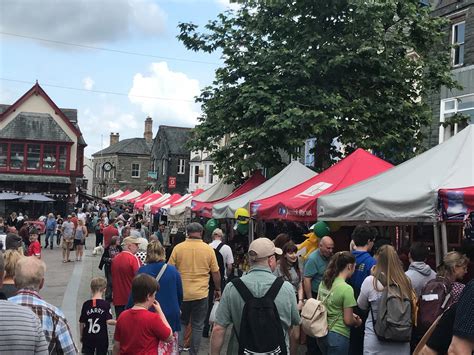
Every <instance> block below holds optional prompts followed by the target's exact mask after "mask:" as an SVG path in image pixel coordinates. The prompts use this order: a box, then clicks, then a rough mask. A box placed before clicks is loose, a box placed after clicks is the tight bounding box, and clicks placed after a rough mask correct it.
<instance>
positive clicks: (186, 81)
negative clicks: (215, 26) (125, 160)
mask: <svg viewBox="0 0 474 355" xmlns="http://www.w3.org/2000/svg"><path fill="white" fill-rule="evenodd" d="M228 8H229V4H228V1H227V0H174V1H171V0H169V1H160V0H2V1H1V2H0V32H1V33H0V78H2V80H0V103H2V104H12V103H13V102H14V101H16V100H17V99H18V98H19V97H20V96H21V95H23V94H24V93H25V92H26V91H27V90H28V89H29V88H30V87H31V86H32V85H33V83H34V81H35V80H38V81H39V83H40V85H42V86H43V88H44V89H45V90H46V92H47V93H48V95H49V96H50V97H51V98H52V99H53V101H54V102H55V103H56V104H57V105H58V106H59V107H66V108H76V109H77V110H78V116H79V125H80V127H81V130H82V132H83V135H84V137H85V140H86V142H87V143H88V147H87V148H86V155H87V156H90V155H91V154H92V153H94V152H96V151H98V150H100V149H101V147H104V148H105V147H107V146H108V144H109V134H110V132H118V133H120V139H125V138H131V137H142V136H143V128H144V120H145V118H146V116H147V115H150V116H151V117H152V118H153V121H154V122H153V126H154V127H153V128H154V129H153V134H154V135H155V134H156V132H157V130H158V125H160V124H168V125H181V126H188V127H191V126H193V125H194V124H195V123H196V122H197V120H196V117H197V116H198V115H199V113H200V108H199V106H198V105H196V104H195V103H194V102H193V101H194V99H193V97H194V96H195V95H197V94H199V90H200V89H202V88H203V87H204V86H206V85H209V84H210V83H211V82H212V80H213V78H214V71H215V69H216V68H217V67H218V66H219V64H220V63H221V60H220V58H219V54H218V53H213V54H211V55H208V54H203V53H195V52H191V51H188V50H186V49H185V48H184V46H183V44H182V43H180V42H179V41H178V40H177V39H176V35H177V34H178V29H177V25H178V23H179V22H193V23H195V24H198V25H200V26H202V25H205V24H206V23H207V22H208V21H209V20H212V19H215V18H216V16H217V14H218V13H220V12H223V11H225V10H226V9H228ZM14 35H16V36H14ZM19 36H25V37H35V38H42V39H47V40H51V41H59V42H65V43H73V44H79V45H85V46H92V47H101V48H108V49H116V50H121V51H127V52H135V53H142V54H149V55H152V56H159V57H168V58H179V59H184V60H187V61H178V60H171V59H163V58H155V57H146V56H135V55H129V54H121V53H114V52H109V51H103V50H95V49H84V48H78V47H75V46H71V45H60V44H54V43H51V42H44V41H40V40H37V39H31V38H24V37H19ZM192 61H202V62H206V63H195V62H192ZM4 79H10V80H4ZM11 80H14V81H11ZM17 81H22V82H17ZM23 82H27V83H23ZM48 84H50V85H56V86H64V87H71V88H79V89H83V90H85V91H78V90H68V89H65V88H57V87H51V86H49V85H48ZM90 90H97V91H108V92H117V93H122V94H123V95H120V96H119V95H112V94H104V93H95V92H91V91H90ZM142 96H146V97H154V98H156V97H159V98H166V100H159V99H154V98H153V99H151V98H144V97H142Z"/></svg>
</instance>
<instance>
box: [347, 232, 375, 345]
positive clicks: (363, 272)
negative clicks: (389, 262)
mask: <svg viewBox="0 0 474 355" xmlns="http://www.w3.org/2000/svg"><path fill="white" fill-rule="evenodd" d="M375 235H376V230H375V229H374V227H369V226H368V225H366V224H360V225H358V226H357V227H355V229H354V231H353V232H352V241H353V242H354V250H352V254H353V255H354V256H355V258H356V266H355V271H354V273H353V274H352V276H351V278H350V279H349V280H347V282H348V283H349V284H350V285H351V286H352V288H353V289H354V296H355V298H356V299H357V297H359V294H360V288H361V286H362V283H363V282H364V280H365V278H366V277H367V276H369V275H370V272H371V270H372V267H373V266H374V265H375V263H376V261H375V259H374V258H373V257H372V255H370V254H369V251H370V250H371V249H372V247H373V245H374V240H375ZM354 313H356V314H357V315H359V316H360V317H361V318H362V319H363V320H364V322H365V318H366V316H367V315H366V314H365V312H363V311H362V310H360V309H359V308H357V307H356V308H355V309H354ZM363 341H364V328H363V327H359V328H351V337H350V345H349V354H362V352H363V344H364V343H363Z"/></svg>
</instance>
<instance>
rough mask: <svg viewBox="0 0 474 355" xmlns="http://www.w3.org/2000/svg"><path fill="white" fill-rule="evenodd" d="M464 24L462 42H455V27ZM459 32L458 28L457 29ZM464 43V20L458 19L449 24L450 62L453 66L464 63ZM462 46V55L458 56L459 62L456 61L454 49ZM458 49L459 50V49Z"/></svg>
mask: <svg viewBox="0 0 474 355" xmlns="http://www.w3.org/2000/svg"><path fill="white" fill-rule="evenodd" d="M460 25H464V40H463V41H462V42H455V34H456V30H455V28H456V27H458V26H460ZM457 32H458V33H459V30H458V31H457ZM465 43H466V21H464V20H463V21H458V22H456V23H453V24H452V25H451V46H452V48H451V64H452V66H453V67H462V66H463V65H464V55H465ZM461 47H462V48H463V55H462V58H460V62H459V63H456V62H455V60H456V51H457V50H458V49H459V48H461ZM459 51H460V50H459Z"/></svg>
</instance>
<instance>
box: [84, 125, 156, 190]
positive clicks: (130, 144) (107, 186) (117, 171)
mask: <svg viewBox="0 0 474 355" xmlns="http://www.w3.org/2000/svg"><path fill="white" fill-rule="evenodd" d="M152 143H153V120H152V119H151V117H147V118H146V120H145V131H144V134H143V138H129V139H124V140H122V141H121V140H120V135H119V133H110V145H109V146H108V147H107V148H105V149H102V150H100V151H98V152H96V153H94V154H92V158H93V175H94V176H93V186H92V194H93V195H95V196H100V197H103V196H107V195H110V194H111V193H112V192H114V191H116V190H118V189H121V190H123V191H125V190H126V189H129V190H138V191H140V192H143V191H145V190H147V189H148V188H149V183H148V171H149V170H150V169H149V168H150V151H151V146H152Z"/></svg>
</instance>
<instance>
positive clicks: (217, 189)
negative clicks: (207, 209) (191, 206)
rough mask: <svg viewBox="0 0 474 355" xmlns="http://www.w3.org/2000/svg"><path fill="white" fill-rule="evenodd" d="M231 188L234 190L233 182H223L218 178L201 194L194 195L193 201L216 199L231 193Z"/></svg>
mask: <svg viewBox="0 0 474 355" xmlns="http://www.w3.org/2000/svg"><path fill="white" fill-rule="evenodd" d="M232 190H234V184H225V183H224V181H223V180H219V181H218V182H216V183H215V184H213V185H212V186H210V187H209V188H208V189H206V190H205V191H204V192H203V193H202V194H200V195H199V196H196V198H194V199H193V201H197V202H206V201H214V200H218V199H220V198H223V197H226V196H227V195H229V194H230V193H232Z"/></svg>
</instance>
